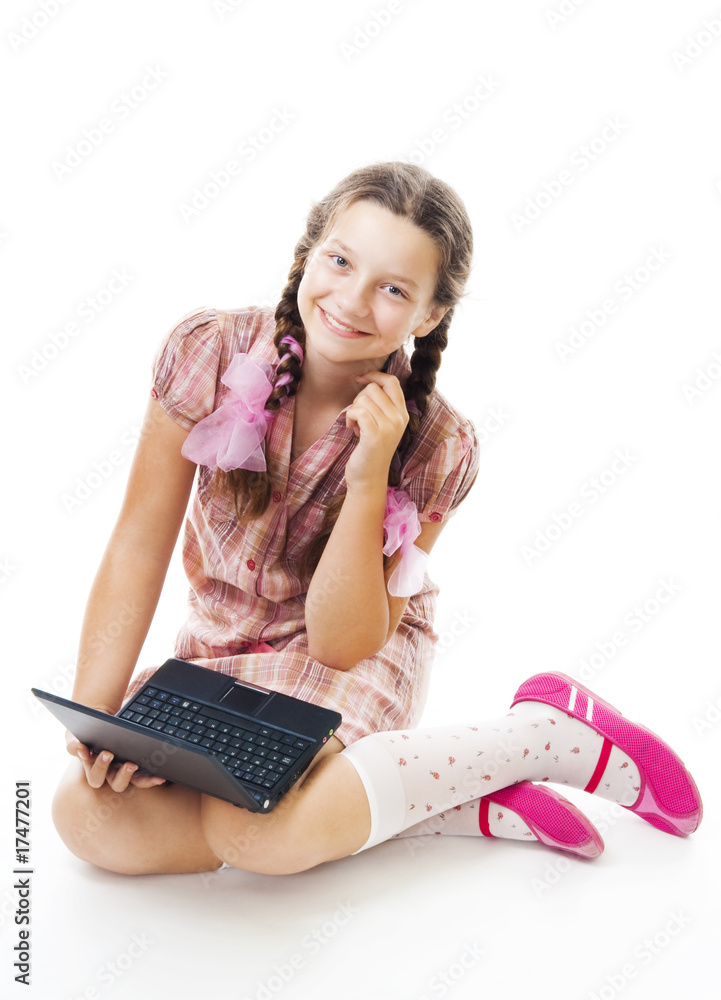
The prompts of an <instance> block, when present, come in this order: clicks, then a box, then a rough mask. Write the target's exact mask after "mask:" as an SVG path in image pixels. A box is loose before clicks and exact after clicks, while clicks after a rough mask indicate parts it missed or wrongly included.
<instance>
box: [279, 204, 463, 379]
mask: <svg viewBox="0 0 721 1000" xmlns="http://www.w3.org/2000/svg"><path fill="white" fill-rule="evenodd" d="M437 268H438V250H437V248H436V246H435V244H434V243H433V241H432V240H431V238H430V236H428V235H427V233H425V232H423V230H421V229H419V228H418V227H417V226H416V225H414V224H413V223H412V222H409V221H408V219H403V218H401V217H400V216H397V215H394V214H393V213H392V212H389V211H388V210H387V209H385V208H383V207H382V206H381V205H378V204H377V203H376V202H373V201H367V200H366V201H356V202H354V203H353V204H352V205H351V206H350V208H348V209H346V210H345V211H344V212H343V213H342V214H341V215H340V216H339V218H338V219H337V221H336V223H335V225H334V227H333V229H332V231H331V232H330V233H329V234H328V236H327V238H326V239H325V240H324V241H323V242H322V243H321V244H320V245H319V246H318V247H316V248H315V250H314V251H313V252H312V253H311V254H310V256H309V259H308V262H307V264H306V269H305V273H304V275H303V278H302V279H301V282H300V285H299V288H298V311H299V313H300V317H301V319H302V321H303V326H304V327H305V331H306V345H307V348H308V350H309V351H310V352H311V354H312V353H315V352H317V353H318V354H319V355H322V356H323V357H324V358H325V359H326V360H328V361H332V362H336V363H341V364H343V363H348V362H358V361H364V362H366V365H364V366H363V367H364V368H365V369H366V370H368V365H367V362H369V361H371V362H373V367H377V368H379V369H380V368H382V367H383V365H384V363H385V360H386V358H387V357H388V355H389V354H391V353H392V352H393V351H395V350H396V349H397V348H399V347H400V346H401V345H402V344H403V342H404V341H405V340H406V339H407V338H408V337H409V336H415V337H424V336H426V335H427V334H428V333H430V332H431V330H433V328H434V327H436V326H437V325H438V323H439V322H440V321H441V319H442V318H443V315H444V314H445V312H446V311H447V307H445V306H437V305H434V304H433V293H434V290H435V286H436V275H437Z"/></svg>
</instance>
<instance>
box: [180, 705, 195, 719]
mask: <svg viewBox="0 0 721 1000" xmlns="http://www.w3.org/2000/svg"><path fill="white" fill-rule="evenodd" d="M180 717H181V719H192V718H193V713H192V712H189V711H188V709H187V708H186V709H185V711H184V712H181V713H180Z"/></svg>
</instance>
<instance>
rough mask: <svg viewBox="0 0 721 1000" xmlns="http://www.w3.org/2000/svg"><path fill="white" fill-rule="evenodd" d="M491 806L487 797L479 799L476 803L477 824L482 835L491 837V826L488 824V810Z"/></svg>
mask: <svg viewBox="0 0 721 1000" xmlns="http://www.w3.org/2000/svg"><path fill="white" fill-rule="evenodd" d="M490 808H491V803H490V801H489V800H488V799H481V801H480V802H479V803H478V826H479V827H480V830H481V833H482V834H483V836H484V837H492V836H493V834H492V833H491V828H490V826H489V825H488V810H489V809H490Z"/></svg>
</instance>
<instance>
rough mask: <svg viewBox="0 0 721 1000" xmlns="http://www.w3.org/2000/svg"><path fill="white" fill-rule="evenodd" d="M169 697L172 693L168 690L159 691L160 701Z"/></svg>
mask: <svg viewBox="0 0 721 1000" xmlns="http://www.w3.org/2000/svg"><path fill="white" fill-rule="evenodd" d="M169 697H170V695H169V694H168V692H167V691H158V700H159V701H167V699H168V698H169Z"/></svg>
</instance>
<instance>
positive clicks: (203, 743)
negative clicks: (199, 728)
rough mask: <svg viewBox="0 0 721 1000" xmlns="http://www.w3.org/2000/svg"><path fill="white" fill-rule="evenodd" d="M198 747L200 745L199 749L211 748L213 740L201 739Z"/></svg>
mask: <svg viewBox="0 0 721 1000" xmlns="http://www.w3.org/2000/svg"><path fill="white" fill-rule="evenodd" d="M200 745H201V747H212V746H213V740H211V739H208V737H207V736H206V737H205V739H203V740H201V741H200Z"/></svg>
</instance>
